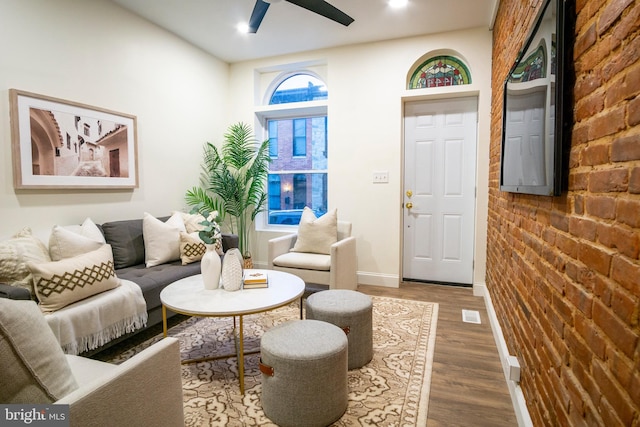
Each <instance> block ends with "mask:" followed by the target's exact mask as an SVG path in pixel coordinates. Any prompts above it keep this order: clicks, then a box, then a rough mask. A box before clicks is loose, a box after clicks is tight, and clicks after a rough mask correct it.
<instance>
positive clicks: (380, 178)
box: [373, 171, 389, 184]
mask: <svg viewBox="0 0 640 427" xmlns="http://www.w3.org/2000/svg"><path fill="white" fill-rule="evenodd" d="M388 182H389V171H374V172H373V183H374V184H387V183H388Z"/></svg>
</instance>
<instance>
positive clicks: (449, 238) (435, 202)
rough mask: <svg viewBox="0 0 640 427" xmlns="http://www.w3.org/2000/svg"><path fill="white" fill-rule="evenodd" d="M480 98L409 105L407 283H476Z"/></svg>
mask: <svg viewBox="0 0 640 427" xmlns="http://www.w3.org/2000/svg"><path fill="white" fill-rule="evenodd" d="M476 144H477V98H457V99H449V100H438V101H421V102H411V103H407V104H406V107H405V164H404V170H405V178H404V182H405V198H404V202H405V204H404V207H405V209H404V215H403V221H404V223H403V225H404V233H403V238H404V243H403V274H402V275H403V278H405V279H414V280H421V281H435V282H449V283H462V284H472V282H473V243H474V226H475V223H474V219H475V179H476V177H475V175H476V174H475V168H476Z"/></svg>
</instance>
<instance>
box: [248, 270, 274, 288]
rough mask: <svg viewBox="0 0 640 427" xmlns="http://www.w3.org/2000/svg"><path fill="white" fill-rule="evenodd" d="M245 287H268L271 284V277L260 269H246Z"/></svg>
mask: <svg viewBox="0 0 640 427" xmlns="http://www.w3.org/2000/svg"><path fill="white" fill-rule="evenodd" d="M243 282H244V286H243V287H244V289H256V288H266V287H268V286H269V278H268V277H267V274H266V273H262V272H259V271H245V273H244V278H243Z"/></svg>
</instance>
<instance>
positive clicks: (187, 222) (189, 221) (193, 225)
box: [171, 211, 204, 234]
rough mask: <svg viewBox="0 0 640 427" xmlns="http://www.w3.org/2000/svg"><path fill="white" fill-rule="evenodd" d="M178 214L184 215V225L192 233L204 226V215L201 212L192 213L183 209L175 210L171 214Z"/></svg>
mask: <svg viewBox="0 0 640 427" xmlns="http://www.w3.org/2000/svg"><path fill="white" fill-rule="evenodd" d="M175 214H178V215H180V216H181V217H182V222H184V227H185V229H186V231H187V233H189V234H191V233H193V232H194V231H200V230H202V229H203V228H204V226H203V225H202V224H200V223H201V222H202V221H204V217H203V216H202V215H200V214H191V213H186V212H182V211H173V212H171V215H175Z"/></svg>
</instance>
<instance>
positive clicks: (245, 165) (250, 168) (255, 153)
mask: <svg viewBox="0 0 640 427" xmlns="http://www.w3.org/2000/svg"><path fill="white" fill-rule="evenodd" d="M270 160H271V159H270V157H269V140H268V139H267V140H265V141H263V142H262V143H258V141H257V140H256V139H255V137H254V135H253V132H252V130H251V126H249V125H247V124H245V123H241V122H240V123H236V124H234V125H231V126H230V127H229V129H228V130H227V132H226V133H225V134H224V141H223V144H222V147H221V148H220V150H218V148H217V147H216V146H215V145H213V144H212V143H210V142H207V143H206V144H205V145H204V157H203V162H202V173H201V177H200V186H196V187H193V188H191V189H190V190H188V191H187V193H186V196H185V200H186V202H187V204H188V205H189V206H191V207H192V212H199V213H201V214H203V215H204V217H205V218H207V216H208V213H209V212H212V211H218V215H219V220H220V223H221V224H222V225H226V226H227V228H228V229H229V232H231V233H234V234H237V235H238V248H239V250H240V252H241V253H242V254H243V256H244V257H245V259H247V258H248V259H249V261H248V264H250V263H251V262H250V259H251V251H250V248H249V231H250V229H251V225H252V224H253V222H254V220H255V218H256V215H257V214H258V213H260V212H262V211H264V210H265V209H266V206H265V202H266V200H267V191H266V180H267V176H268V174H269V162H270Z"/></svg>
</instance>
